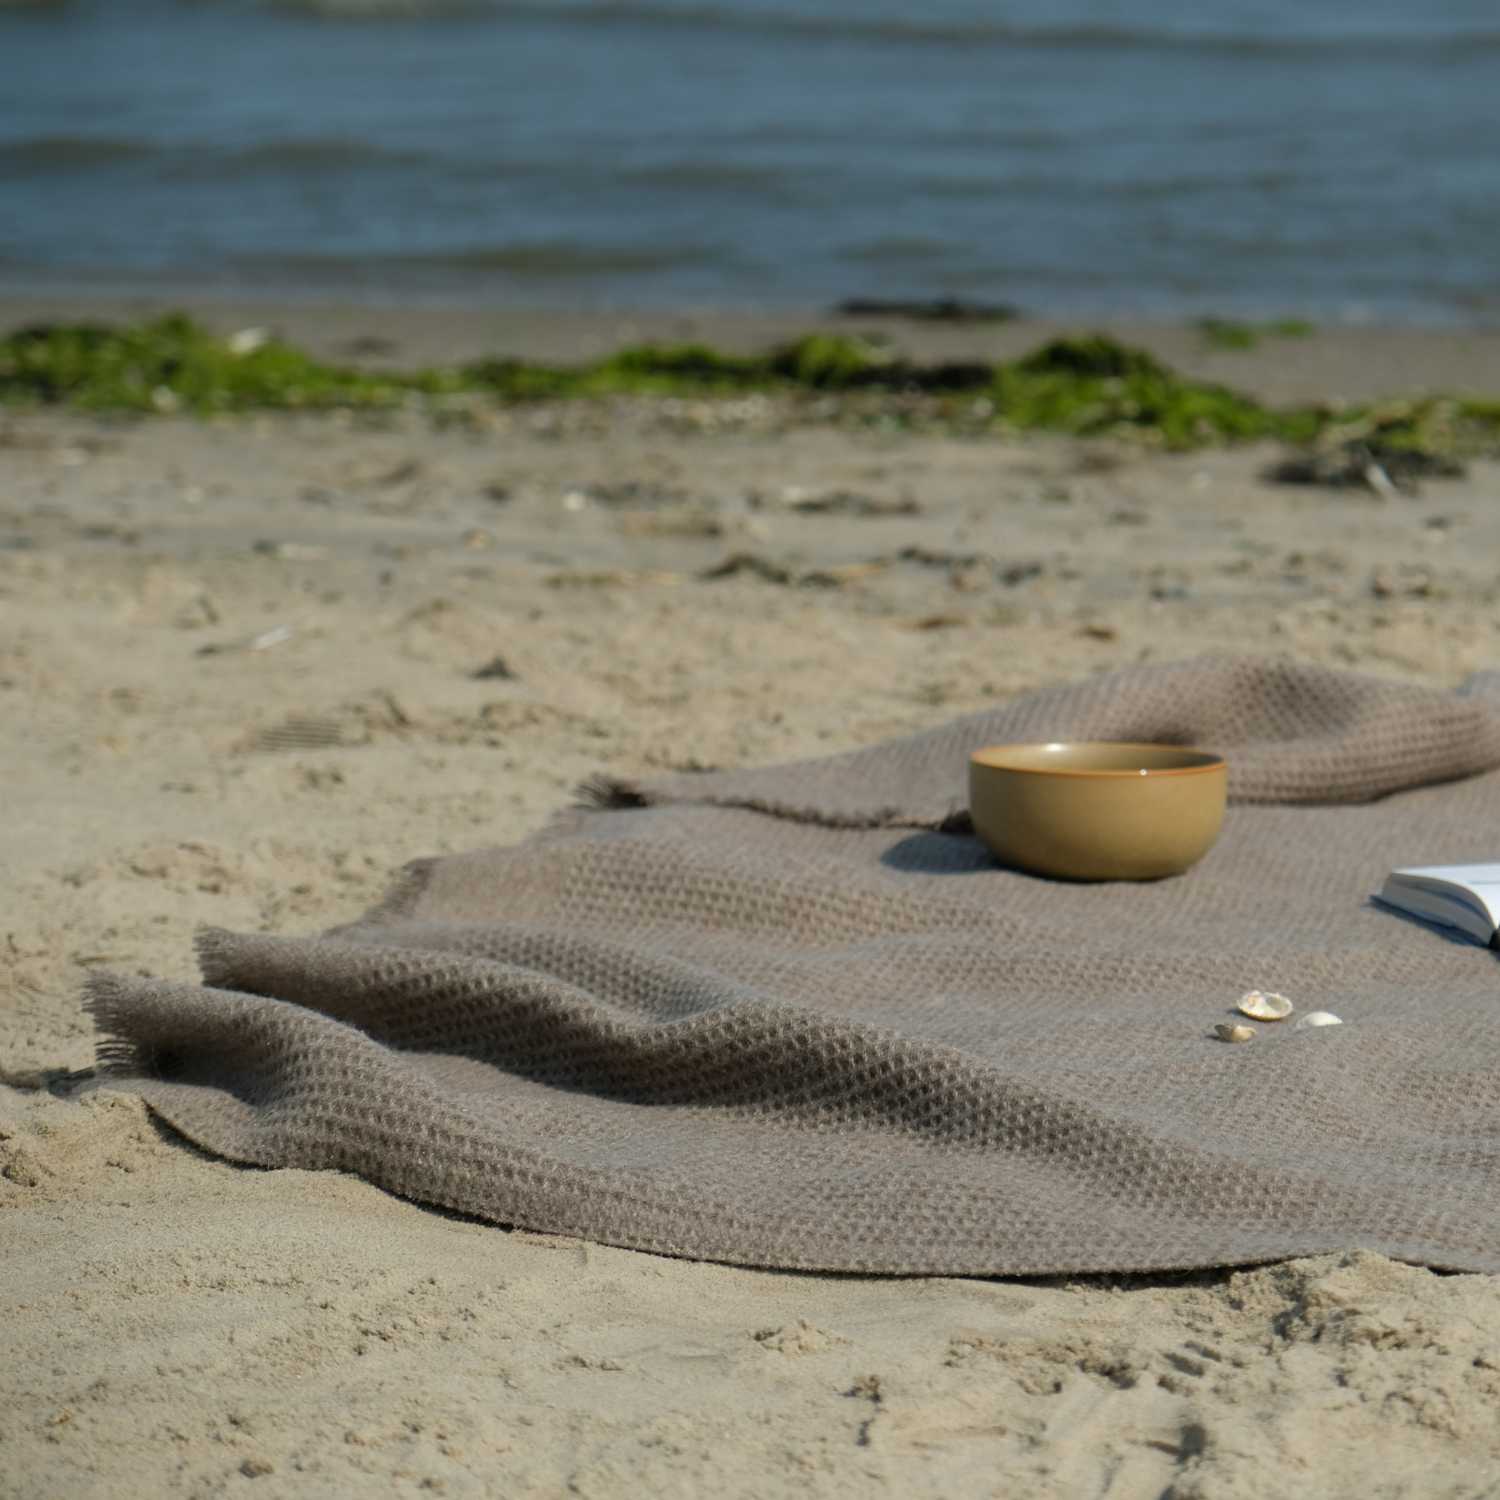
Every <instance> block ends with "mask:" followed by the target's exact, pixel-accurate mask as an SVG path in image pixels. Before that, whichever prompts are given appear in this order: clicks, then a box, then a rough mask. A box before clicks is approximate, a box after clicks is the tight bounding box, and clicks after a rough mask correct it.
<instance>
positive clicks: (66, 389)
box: [0, 315, 1500, 454]
mask: <svg viewBox="0 0 1500 1500" xmlns="http://www.w3.org/2000/svg"><path fill="white" fill-rule="evenodd" d="M1286 336H1291V335H1290V333H1288V334H1287V335H1286ZM752 391H757V392H765V393H767V394H770V395H776V396H781V397H784V398H786V399H787V400H788V401H790V402H791V403H793V406H794V407H796V403H797V402H798V401H799V399H803V400H805V398H808V397H813V396H817V397H820V398H828V397H833V398H836V399H834V400H833V401H832V403H831V404H830V403H829V402H828V401H826V400H824V401H822V402H820V403H819V404H817V405H814V404H811V403H807V404H805V405H804V406H803V407H801V408H798V409H801V410H804V411H806V412H808V413H811V414H814V415H815V418H816V419H818V420H825V419H837V420H853V421H872V422H875V423H878V424H881V425H885V426H891V425H896V426H907V425H911V426H925V427H929V428H930V427H945V428H949V429H953V430H961V431H969V432H972V431H975V430H986V429H995V430H1000V431H1010V432H1027V431H1052V432H1065V433H1075V434H1099V433H1118V434H1133V435H1135V436H1137V437H1138V438H1140V439H1141V440H1142V441H1145V442H1149V443H1154V444H1157V445H1159V446H1162V447H1165V448H1170V449H1188V448H1196V447H1202V446H1205V445H1210V444H1223V443H1233V442H1244V441H1249V440H1254V439H1259V438H1276V439H1280V440H1282V441H1285V442H1290V443H1298V444H1310V443H1313V442H1325V443H1326V442H1339V441H1355V440H1357V441H1370V442H1378V443H1379V444H1380V445H1381V447H1382V448H1383V449H1384V450H1386V451H1395V450H1398V449H1399V450H1402V451H1407V452H1412V453H1418V452H1423V453H1432V454H1439V453H1450V452H1457V451H1471V450H1474V449H1476V448H1480V447H1486V446H1488V447H1494V446H1495V445H1496V444H1497V443H1500V399H1481V398H1469V399H1465V400H1456V399H1445V398H1439V397H1432V398H1426V399H1423V400H1420V401H1415V402H1397V403H1387V404H1386V405H1384V406H1380V407H1369V408H1352V409H1348V410H1340V411H1333V410H1330V409H1328V408H1326V407H1322V406H1315V405H1304V406H1298V407H1286V408H1275V407H1269V406H1266V405H1264V404H1263V403H1261V402H1259V401H1257V400H1255V399H1254V398H1253V397H1250V396H1247V395H1245V394H1243V393H1241V392H1239V391H1235V390H1232V389H1230V388H1229V387H1227V386H1222V385H1217V384H1213V383H1211V382H1205V381H1201V380H1194V379H1191V378H1189V377H1187V376H1184V375H1181V374H1179V373H1177V372H1176V371H1174V370H1172V369H1170V368H1168V367H1167V366H1166V365H1164V364H1163V363H1162V362H1161V361H1160V360H1159V359H1157V358H1156V356H1154V355H1152V354H1150V353H1149V352H1147V351H1146V350H1143V349H1138V348H1134V347H1132V346H1130V345H1128V344H1123V343H1120V342H1118V341H1117V340H1115V339H1112V338H1109V337H1107V336H1105V335H1099V334H1095V335H1089V336H1083V337H1075V338H1066V339H1054V340H1053V341H1051V342H1050V343H1047V344H1044V345H1042V346H1041V347H1040V348H1038V349H1036V350H1034V351H1033V352H1032V353H1030V354H1028V355H1026V356H1024V357H1023V358H1021V359H1017V360H1010V361H1004V362H1001V363H998V364H990V363H986V362H981V361H976V360H970V361H958V362H954V361H949V362H940V363H929V364H923V363H918V362H914V361H912V360H909V359H906V358H903V357H901V356H899V355H897V354H895V353H893V352H892V351H891V350H890V349H889V348H888V347H886V346H884V345H881V344H877V343H874V342H871V341H870V340H867V339H858V338H848V337H844V336H841V335H834V334H828V333H815V334H811V335H809V336H807V337H805V338H802V339H798V340H795V341H794V342H791V343H788V344H783V345H781V346H779V347H777V348H773V349H771V350H769V351H767V352H765V353H761V354H726V353H723V352H721V351H718V350H715V349H711V348H709V347H707V346H704V345H701V344H682V345H643V346H635V347H631V348H626V349H621V350H619V351H617V352H616V353H614V354H611V355H609V356H607V357H606V358H604V359H600V360H596V361H594V362H592V363H589V364H583V365H573V366H567V365H548V364H543V363H539V362H535V361H530V360H522V359H486V360H479V361H476V362H474V363H471V364H467V365H461V366H451V367H438V368H431V369H418V370H398V371H372V370H368V369H359V368H356V367H352V366H346V365H340V364H335V363H329V362H325V361H322V360H319V359H316V358H314V357H313V356H312V355H309V354H307V353H306V352H304V351H303V350H300V349H298V348H296V347H295V346H293V345H291V344H288V343H286V342H284V341H282V340H279V339H263V340H261V339H250V340H245V339H241V338H237V339H223V338H220V337H218V336H216V335H214V334H212V333H210V332H209V331H208V330H207V329H205V328H204V327H202V326H201V325H200V324H198V323H196V322H194V321H193V320H192V319H190V318H187V317H184V316H182V315H174V316H171V317H166V318H160V319H157V320H155V321H153V322H146V323H140V324H134V325H130V326H123V327H118V328H116V327H108V326H105V325H102V324H97V323H71V324H61V323H59V324H47V325H33V326H30V327H26V328H21V329H18V330H16V331H15V332H13V333H11V334H10V335H8V336H7V337H5V338H3V339H0V402H4V403H7V404H11V405H20V404H30V405H65V406H70V407H74V408H77V409H81V410H87V411H98V412H140V413H152V412H172V411H183V412H188V413H193V414H198V415H213V414H215V413H220V412H224V413H228V412H245V411H277V410H283V411H285V410H307V411H319V410H330V409H335V408H342V409H353V410H361V409H366V410H380V409H384V408H390V407H398V406H403V405H408V404H414V405H417V406H422V407H426V408H428V409H430V410H432V411H433V412H434V413H436V414H441V413H442V412H444V411H447V410H452V409H453V408H452V405H451V403H450V402H448V401H446V400H445V398H450V397H463V398H469V399H476V398H477V399H486V400H492V401H496V402H501V403H519V402H528V401H558V400H566V399H575V398H588V397H596V398H597V397H608V396H622V395H629V396H688V397H693V398H696V399H708V398H713V397H721V396H731V395H736V394H742V393H746V392H752ZM976 398H979V399H976Z"/></svg>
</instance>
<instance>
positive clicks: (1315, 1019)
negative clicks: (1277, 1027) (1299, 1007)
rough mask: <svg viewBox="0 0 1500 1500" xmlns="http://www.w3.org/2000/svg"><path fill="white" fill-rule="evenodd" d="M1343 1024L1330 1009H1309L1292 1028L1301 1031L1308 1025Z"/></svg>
mask: <svg viewBox="0 0 1500 1500" xmlns="http://www.w3.org/2000/svg"><path fill="white" fill-rule="evenodd" d="M1343 1024H1344V1023H1343V1022H1342V1021H1341V1020H1339V1018H1338V1017H1337V1016H1336V1015H1334V1013H1333V1012H1332V1011H1331V1010H1310V1011H1308V1013H1307V1014H1306V1015H1305V1016H1303V1017H1302V1018H1301V1019H1300V1020H1299V1021H1298V1022H1297V1024H1296V1025H1295V1026H1294V1027H1293V1028H1292V1029H1293V1030H1294V1031H1302V1030H1303V1029H1304V1028H1306V1027H1308V1026H1342V1025H1343Z"/></svg>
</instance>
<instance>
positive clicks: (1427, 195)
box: [0, 0, 1500, 323]
mask: <svg viewBox="0 0 1500 1500" xmlns="http://www.w3.org/2000/svg"><path fill="white" fill-rule="evenodd" d="M372 12H378V13H380V14H376V15H373V16H372ZM182 278H187V279H190V280H192V281H194V282H197V283H202V284H205V285H209V286H213V287H218V288H222V289H225V290H234V291H247V290H257V291H258V290H264V291H266V292H274V293H276V294H278V295H286V294H288V293H294V294H295V293H303V292H305V293H308V294H323V295H331V296H338V297H344V298H347V297H351V296H352V297H358V298H364V299H371V300H385V299H396V298H400V299H410V300H434V301H459V300H472V299H476V298H478V299H483V300H485V301H490V302H503V303H535V304H569V305H584V306H605V305H673V304H691V305H704V304H718V305H740V304H784V305H799V306H801V305H808V304H815V303H820V302H825V301H828V300H831V299H835V298H840V297H845V296H853V295H868V296H933V295H940V294H950V295H957V296H962V297H970V298H986V299H995V300H1001V301H1007V302H1015V303H1018V304H1020V305H1022V306H1024V307H1027V308H1031V309H1036V310H1058V311H1068V310H1078V311H1089V312H1105V311H1107V312H1143V313H1177V312H1184V311H1195V312H1204V311H1212V312H1220V313H1243V314H1256V313H1271V312H1305V313H1310V314H1313V315H1315V316H1320V317H1362V316H1363V317H1381V318H1397V319H1414V320H1423V321H1455V320H1461V321H1470V322H1486V323H1495V322H1500V7H1497V4H1496V0H1430V3H1428V4H1426V5H1424V6H1418V5H1415V4H1413V3H1412V0H1235V3H1230V0H1223V3H1220V4H1215V3H1213V0H988V3H985V0H521V3H504V0H472V3H461V0H452V3H448V4H430V3H429V4H420V3H416V0H412V3H408V4H405V5H399V4H396V3H394V0H386V3H385V4H377V3H375V0H321V3H316V0H303V3H279V4H278V3H272V0H74V3H72V4H59V5H52V6H41V7H35V8H21V9H16V8H14V7H13V6H6V5H5V4H3V3H0V289H10V290H16V289H20V288H23V287H25V286H27V285H35V284H37V283H38V282H39V281H40V280H45V281H47V282H48V283H50V284H54V285H55V284H57V283H59V282H62V283H69V282H79V283H86V284H89V285H101V286H103V285H111V284H119V283H120V282H121V281H126V282H131V283H136V282H146V283H151V284H157V283H160V282H163V281H169V280H175V279H182Z"/></svg>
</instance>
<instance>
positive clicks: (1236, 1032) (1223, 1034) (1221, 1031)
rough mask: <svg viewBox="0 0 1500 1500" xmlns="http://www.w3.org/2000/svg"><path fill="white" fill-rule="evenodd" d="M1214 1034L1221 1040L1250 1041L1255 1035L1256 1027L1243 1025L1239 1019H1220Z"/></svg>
mask: <svg viewBox="0 0 1500 1500" xmlns="http://www.w3.org/2000/svg"><path fill="white" fill-rule="evenodd" d="M1214 1035H1215V1036H1216V1037H1218V1039H1219V1040H1220V1041H1221V1042H1248V1041H1249V1040H1250V1038H1251V1037H1253V1036H1254V1035H1255V1028H1254V1027H1253V1026H1243V1025H1241V1024H1240V1023H1239V1022H1237V1021H1220V1022H1219V1024H1218V1025H1217V1026H1215V1027H1214Z"/></svg>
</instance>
